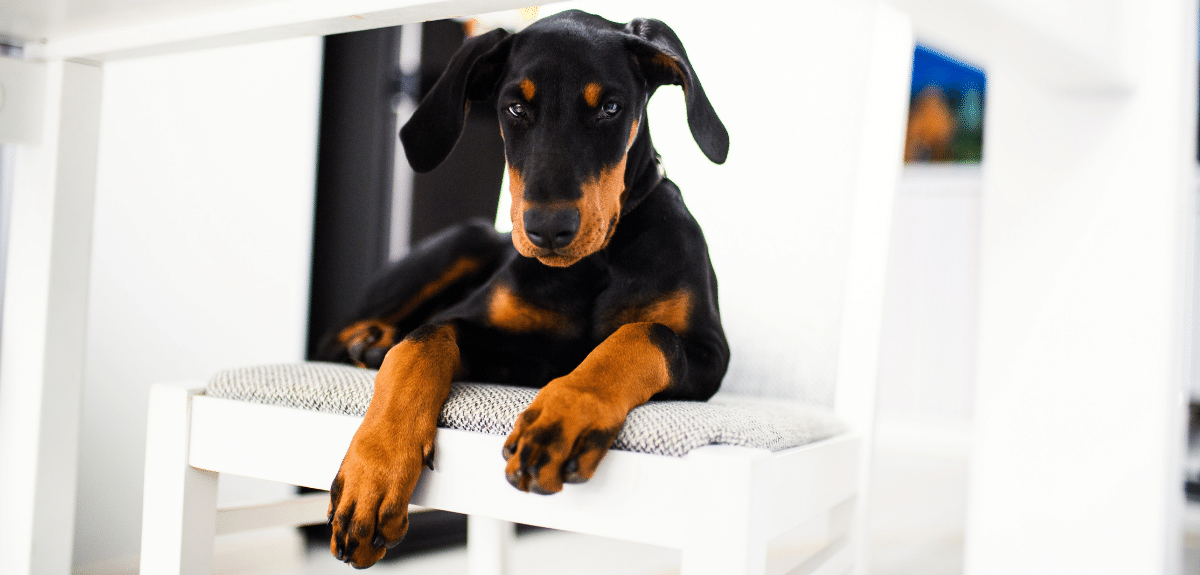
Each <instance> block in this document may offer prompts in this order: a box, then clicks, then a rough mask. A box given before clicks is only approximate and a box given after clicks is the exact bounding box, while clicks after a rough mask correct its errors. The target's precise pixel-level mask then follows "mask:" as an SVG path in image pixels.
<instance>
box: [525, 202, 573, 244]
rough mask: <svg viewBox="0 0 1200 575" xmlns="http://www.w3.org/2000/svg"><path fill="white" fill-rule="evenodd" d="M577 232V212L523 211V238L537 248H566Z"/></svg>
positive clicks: (567, 210)
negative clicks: (527, 239)
mask: <svg viewBox="0 0 1200 575" xmlns="http://www.w3.org/2000/svg"><path fill="white" fill-rule="evenodd" d="M578 231H579V210H576V209H574V208H571V209H566V210H539V209H531V210H526V211H525V236H526V237H528V238H529V241H531V242H533V245H535V246H537V247H539V248H546V249H551V250H553V249H557V248H562V247H566V246H567V245H568V244H570V243H571V240H573V239H575V232H578Z"/></svg>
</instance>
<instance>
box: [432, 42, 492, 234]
mask: <svg viewBox="0 0 1200 575" xmlns="http://www.w3.org/2000/svg"><path fill="white" fill-rule="evenodd" d="M465 38H466V35H465V34H464V32H463V29H462V25H461V24H459V23H458V22H454V21H451V20H439V21H436V22H426V23H425V27H424V28H423V29H422V34H421V72H420V77H421V87H420V92H421V95H422V97H423V96H424V95H425V93H427V92H428V91H429V89H430V88H431V87H432V86H433V83H434V82H436V81H437V78H438V76H439V75H441V73H442V70H444V69H445V68H446V65H447V64H449V63H450V57H451V56H452V55H453V54H454V52H455V51H456V50H458V47H459V46H461V45H462V42H463V40H464V39H465ZM503 175H504V142H503V140H501V139H500V124H499V120H498V118H497V117H496V109H495V105H494V104H493V103H491V102H489V103H487V104H484V103H482V102H477V103H474V104H473V105H472V106H471V113H470V114H469V115H468V116H467V122H466V126H465V128H463V134H462V137H461V138H460V139H459V141H458V145H457V146H455V148H454V151H453V152H451V153H450V156H449V157H447V158H446V161H445V162H443V163H442V165H440V166H438V167H437V168H436V169H434V170H433V171H431V172H429V173H427V174H417V175H416V176H415V177H414V178H413V188H412V226H411V227H410V228H409V229H410V230H411V231H410V234H409V238H410V241H411V242H412V243H413V244H415V243H417V242H419V241H420V240H421V239H423V238H426V237H428V236H430V235H433V234H435V233H437V232H438V231H440V230H442V229H443V228H445V227H446V226H449V225H451V224H454V223H456V222H461V221H464V220H469V219H471V218H480V217H481V218H484V219H487V220H488V221H491V220H493V219H495V217H496V206H497V204H498V203H499V201H500V181H501V179H502V178H503Z"/></svg>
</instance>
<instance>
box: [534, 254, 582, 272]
mask: <svg viewBox="0 0 1200 575" xmlns="http://www.w3.org/2000/svg"><path fill="white" fill-rule="evenodd" d="M541 252H542V253H538V254H534V256H533V257H535V258H537V260H538V261H539V262H542V264H543V265H547V266H550V267H552V268H565V267H568V266H571V265H574V264H575V263H576V262H578V261H579V260H581V259H583V258H585V257H587V256H580V255H576V254H569V253H563V252H562V251H560V250H541Z"/></svg>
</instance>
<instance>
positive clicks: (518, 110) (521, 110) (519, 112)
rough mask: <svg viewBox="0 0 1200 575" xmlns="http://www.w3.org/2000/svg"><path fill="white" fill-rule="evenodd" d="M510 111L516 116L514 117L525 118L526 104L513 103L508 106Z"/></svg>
mask: <svg viewBox="0 0 1200 575" xmlns="http://www.w3.org/2000/svg"><path fill="white" fill-rule="evenodd" d="M508 113H509V114H512V117H514V118H524V117H525V106H522V105H520V104H512V105H510V106H509V107H508Z"/></svg>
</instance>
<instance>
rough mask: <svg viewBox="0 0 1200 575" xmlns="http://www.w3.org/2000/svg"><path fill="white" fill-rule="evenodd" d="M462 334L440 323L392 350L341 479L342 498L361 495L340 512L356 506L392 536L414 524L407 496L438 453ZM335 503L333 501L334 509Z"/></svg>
mask: <svg viewBox="0 0 1200 575" xmlns="http://www.w3.org/2000/svg"><path fill="white" fill-rule="evenodd" d="M456 337H457V334H456V332H455V330H454V328H453V327H451V326H441V327H439V328H436V330H435V331H434V332H433V333H432V334H429V335H428V336H426V337H424V338H422V339H420V340H411V339H406V340H404V341H402V342H400V344H399V345H397V346H395V347H393V348H392V349H391V350H390V351H389V352H388V354H387V356H386V357H385V358H384V360H383V365H382V366H381V367H380V368H379V374H378V375H376V377H375V395H374V397H373V398H372V399H371V403H370V405H369V406H368V407H367V412H366V414H365V416H364V417H363V422H362V425H361V426H359V428H358V431H357V432H355V433H354V439H353V440H352V441H351V442H350V448H349V450H348V451H347V452H346V457H345V459H343V460H342V465H341V468H340V469H339V471H338V475H337V478H336V479H335V480H334V489H335V491H336V492H337V496H338V500H339V501H352V502H354V505H353V506H351V507H350V508H348V509H347V508H346V507H344V506H343V507H342V508H340V509H339V511H341V512H342V513H346V512H349V511H351V510H352V511H353V513H354V516H353V517H354V523H353V524H355V525H358V526H368V527H370V526H374V527H375V530H376V531H377V532H378V533H380V534H381V535H383V536H384V538H386V539H387V540H390V541H396V540H399V539H400V538H401V537H403V536H404V533H405V532H406V531H408V498H409V497H410V495H411V494H412V491H413V489H414V487H415V486H416V483H417V479H418V478H419V477H420V475H421V466H422V464H423V463H424V462H425V461H429V460H431V458H432V456H433V449H434V447H433V440H434V435H435V434H436V432H437V418H438V414H439V413H440V412H441V409H442V405H444V404H445V403H446V397H448V396H449V394H450V382H451V380H452V379H453V377H454V375H455V373H456V372H457V371H458V370H459V367H460V358H459V350H458V344H457V343H456ZM333 505H334V501H332V500H331V501H330V507H329V510H330V512H333V511H334V506H333ZM376 510H378V514H376ZM342 523H343V522H342V521H340V520H338V519H335V520H334V522H333V528H334V533H333V539H332V540H331V543H330V550H331V551H332V552H334V553H335V554H336V552H337V549H336V542H337V541H338V540H339V539H341V538H344V537H345V536H346V534H345V533H344V532H342V531H341V529H342ZM350 535H351V536H354V535H355V534H350ZM367 541H368V542H370V541H371V540H370V538H369V537H368V538H367ZM385 551H386V549H385V548H383V547H378V548H377V547H375V546H373V545H359V546H358V547H357V548H356V549H355V550H354V553H353V554H352V555H351V556H350V557H349V560H350V563H351V564H352V565H353V566H355V567H358V568H360V569H361V568H363V567H368V566H370V565H372V564H374V563H375V562H376V561H379V559H380V558H382V557H383V554H384V552H385Z"/></svg>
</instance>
